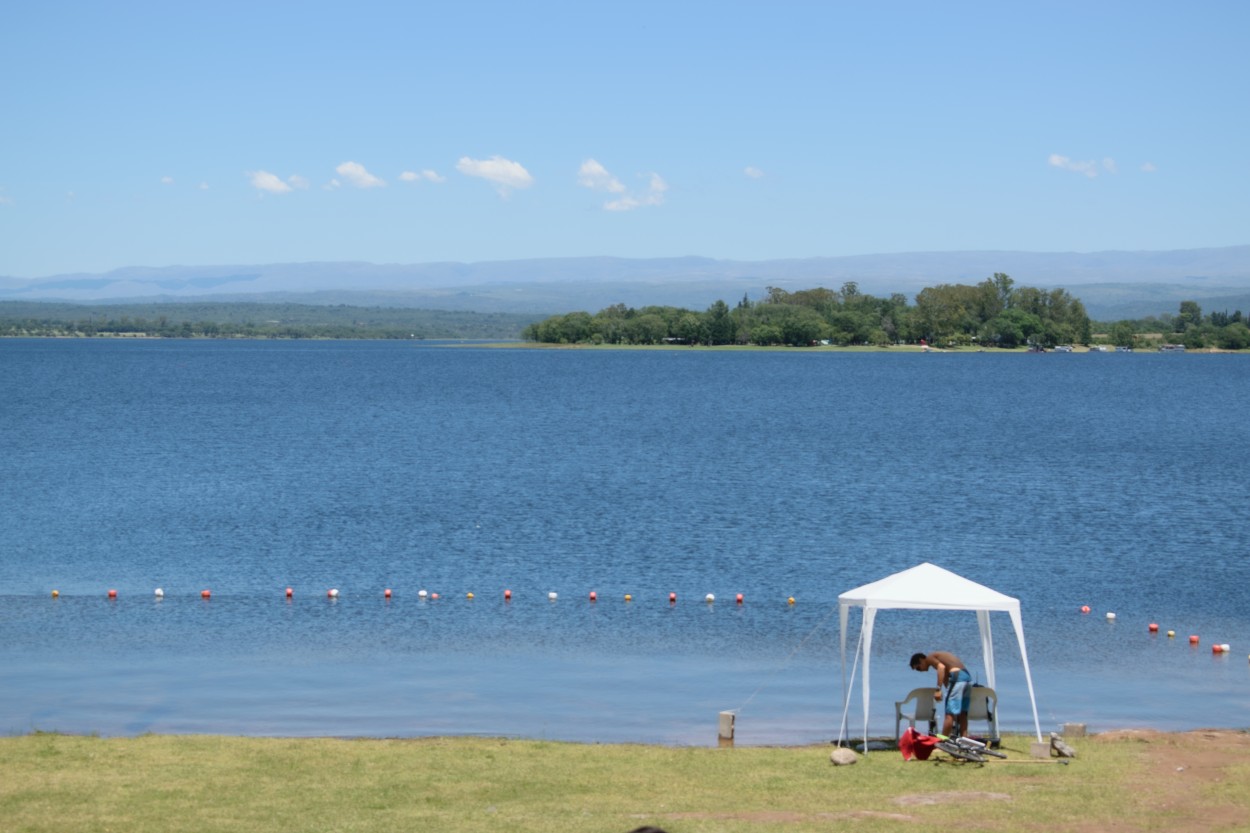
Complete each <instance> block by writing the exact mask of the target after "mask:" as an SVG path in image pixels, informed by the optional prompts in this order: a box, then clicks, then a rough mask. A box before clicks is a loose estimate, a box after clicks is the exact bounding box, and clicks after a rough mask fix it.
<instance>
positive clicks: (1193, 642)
mask: <svg viewBox="0 0 1250 833" xmlns="http://www.w3.org/2000/svg"><path fill="white" fill-rule="evenodd" d="M1189 644H1190V645H1197V644H1198V634H1194V635H1193V636H1191V637H1189Z"/></svg>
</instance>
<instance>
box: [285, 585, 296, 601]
mask: <svg viewBox="0 0 1250 833" xmlns="http://www.w3.org/2000/svg"><path fill="white" fill-rule="evenodd" d="M294 595H295V591H294V590H292V589H291V588H289V587H288V588H287V589H286V597H287V598H288V599H289V598H291V597H292V596H294Z"/></svg>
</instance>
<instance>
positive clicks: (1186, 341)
mask: <svg viewBox="0 0 1250 833" xmlns="http://www.w3.org/2000/svg"><path fill="white" fill-rule="evenodd" d="M1147 333H1158V334H1161V335H1162V336H1163V337H1164V338H1165V339H1167V340H1168V341H1170V342H1172V343H1176V344H1183V345H1185V347H1186V348H1188V349H1190V350H1196V349H1202V348H1205V347H1218V348H1220V349H1221V350H1246V349H1250V321H1247V318H1246V316H1244V315H1242V313H1241V310H1235V311H1234V312H1232V313H1230V312H1228V310H1223V311H1220V312H1210V313H1208V314H1206V315H1203V314H1202V307H1201V306H1200V305H1199V304H1198V302H1197V301H1181V304H1180V311H1179V312H1178V313H1177V314H1176V315H1161V316H1150V317H1147V318H1139V319H1128V320H1124V321H1117V322H1115V323H1114V324H1111V325H1109V326H1108V327H1107V337H1108V340H1109V341H1110V342H1111V343H1112V344H1116V345H1118V346H1122V347H1142V346H1147V345H1149V344H1150V342H1149V341H1148V340H1147V339H1146V338H1145V337H1144V336H1145V334H1147Z"/></svg>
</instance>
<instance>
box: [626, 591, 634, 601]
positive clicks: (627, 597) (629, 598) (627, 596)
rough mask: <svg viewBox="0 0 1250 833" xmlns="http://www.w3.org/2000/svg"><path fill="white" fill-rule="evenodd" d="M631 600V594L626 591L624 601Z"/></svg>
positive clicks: (632, 598)
mask: <svg viewBox="0 0 1250 833" xmlns="http://www.w3.org/2000/svg"><path fill="white" fill-rule="evenodd" d="M633 600H634V597H633V596H631V595H629V594H628V593H626V594H625V601H627V602H632V601H633Z"/></svg>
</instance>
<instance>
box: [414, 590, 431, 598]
mask: <svg viewBox="0 0 1250 833" xmlns="http://www.w3.org/2000/svg"><path fill="white" fill-rule="evenodd" d="M417 595H418V596H419V597H421V598H422V599H424V598H425V597H426V596H428V595H430V594H429V593H427V592H425V591H424V590H418V591H417Z"/></svg>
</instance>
